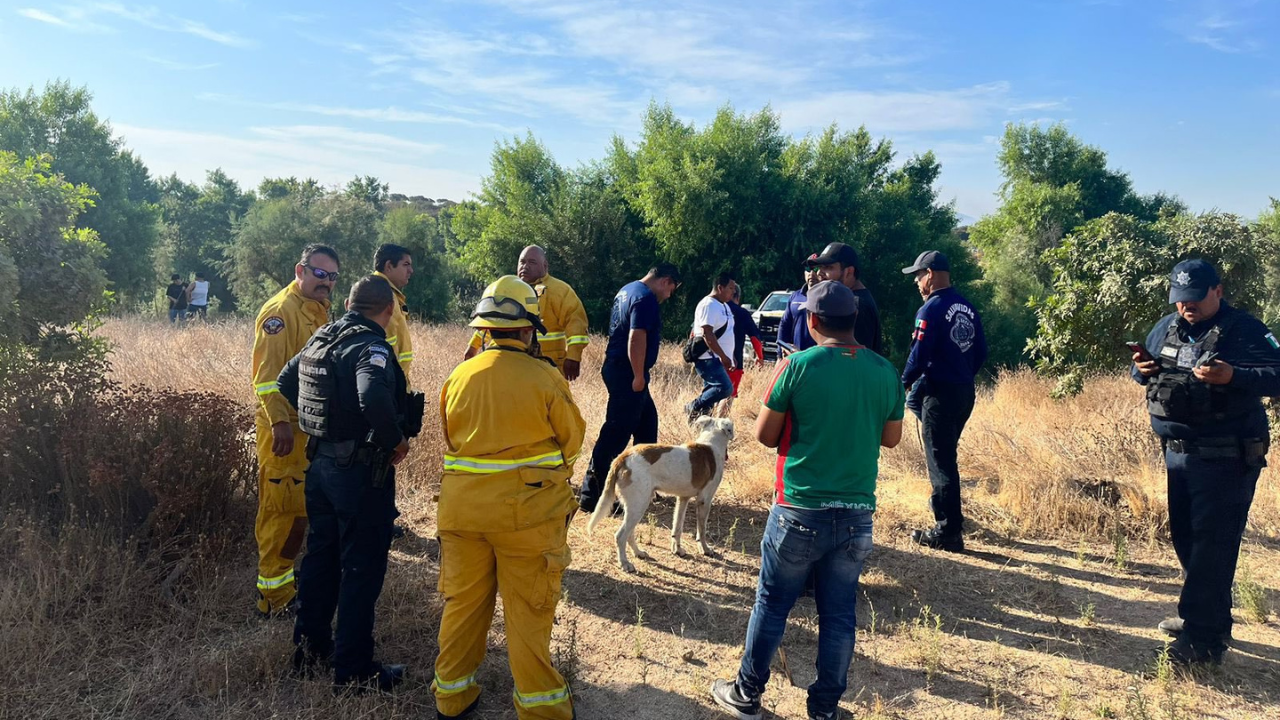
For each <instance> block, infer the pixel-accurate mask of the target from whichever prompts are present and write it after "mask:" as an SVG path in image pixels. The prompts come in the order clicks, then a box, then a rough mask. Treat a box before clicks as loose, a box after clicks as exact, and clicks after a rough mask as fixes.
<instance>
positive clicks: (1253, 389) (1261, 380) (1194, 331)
mask: <svg viewBox="0 0 1280 720" xmlns="http://www.w3.org/2000/svg"><path fill="white" fill-rule="evenodd" d="M1228 320H1230V321H1231V323H1232V324H1231V327H1230V329H1229V331H1228V332H1224V333H1222V335H1221V337H1219V338H1218V343H1217V346H1216V348H1215V350H1216V351H1217V353H1218V359H1219V360H1222V361H1223V362H1225V363H1227V364H1228V365H1230V366H1231V367H1232V369H1233V372H1232V375H1231V382H1230V383H1228V385H1227V387H1228V388H1230V389H1231V390H1232V391H1233V393H1236V394H1237V397H1236V401H1237V402H1239V403H1240V405H1241V407H1242V412H1240V413H1237V414H1234V415H1233V416H1232V417H1228V418H1225V419H1223V420H1221V421H1214V420H1212V419H1206V420H1205V421H1204V422H1175V421H1173V420H1166V419H1164V418H1159V417H1156V416H1154V415H1153V416H1151V427H1152V429H1153V430H1155V432H1156V434H1157V435H1159V436H1160V437H1162V438H1180V439H1183V440H1190V439H1194V438H1197V437H1239V438H1265V437H1267V436H1268V426H1267V414H1266V412H1265V411H1264V410H1263V408H1262V400H1261V398H1263V397H1275V396H1277V395H1280V342H1278V341H1277V340H1276V337H1275V335H1272V334H1271V331H1270V330H1268V329H1267V326H1266V325H1264V324H1263V323H1262V321H1261V320H1258V319H1257V318H1255V317H1253V316H1252V315H1250V314H1249V313H1247V312H1245V311H1243V310H1239V309H1237V308H1234V307H1231V306H1230V305H1228V304H1227V303H1226V301H1223V303H1222V307H1221V309H1220V310H1218V312H1217V314H1215V315H1214V316H1213V317H1212V318H1209V319H1208V320H1202V321H1201V322H1198V323H1196V324H1194V325H1192V324H1190V323H1188V322H1187V321H1186V320H1183V319H1182V316H1180V315H1179V314H1178V313H1177V312H1172V313H1169V314H1168V315H1166V316H1164V317H1163V318H1160V321H1159V322H1157V323H1156V326H1155V327H1154V328H1152V330H1151V333H1150V334H1149V335H1147V342H1146V347H1147V351H1148V352H1150V353H1151V355H1152V356H1153V357H1157V358H1158V357H1160V351H1161V350H1162V349H1163V348H1164V339H1165V336H1166V334H1167V333H1168V331H1169V324H1170V323H1177V328H1178V335H1179V337H1180V339H1182V340H1183V341H1186V342H1200V341H1201V340H1202V339H1203V338H1204V337H1205V335H1207V334H1208V333H1209V331H1210V330H1211V329H1213V327H1214V326H1215V325H1219V324H1222V323H1225V322H1227V321H1228ZM1189 354H1195V353H1194V352H1192V353H1189ZM1130 373H1131V374H1132V376H1133V379H1134V380H1136V381H1137V382H1138V383H1139V384H1142V385H1146V384H1147V380H1148V378H1146V377H1143V376H1142V374H1141V373H1139V372H1138V368H1137V366H1134V367H1133V368H1131V370H1130Z"/></svg>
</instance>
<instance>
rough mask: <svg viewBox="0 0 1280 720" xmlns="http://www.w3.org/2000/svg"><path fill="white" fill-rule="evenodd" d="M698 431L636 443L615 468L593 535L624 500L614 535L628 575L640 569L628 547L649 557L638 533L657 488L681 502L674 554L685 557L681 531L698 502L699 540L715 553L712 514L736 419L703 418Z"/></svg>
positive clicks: (599, 506)
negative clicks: (676, 439) (683, 437)
mask: <svg viewBox="0 0 1280 720" xmlns="http://www.w3.org/2000/svg"><path fill="white" fill-rule="evenodd" d="M693 431H694V433H695V434H696V436H695V439H694V441H693V442H691V443H688V444H686V445H636V446H635V447H633V448H630V449H629V450H627V451H626V452H624V453H622V454H621V455H619V456H618V459H617V460H614V461H613V466H612V467H610V468H609V477H608V479H607V480H605V485H604V495H603V497H601V498H600V502H599V504H597V505H596V511H595V512H594V513H593V514H592V515H591V521H590V522H589V523H587V531H588V532H590V531H591V530H594V529H595V527H596V524H597V523H599V522H600V521H601V520H602V519H604V517H605V516H606V515H608V514H609V512H610V511H611V510H612V508H613V501H614V498H615V497H617V499H618V500H620V501H621V502H622V507H623V509H624V510H625V513H624V515H623V518H622V527H620V528H618V532H617V534H616V535H615V536H614V537H615V538H616V539H617V541H618V564H619V565H621V566H622V569H623V570H625V571H626V572H629V573H630V572H635V570H636V568H635V566H634V565H632V564H631V562H630V561H629V560H627V549H626V546H627V544H628V543H630V544H631V549H632V550H633V551H634V552H635V554H636V557H638V558H640V559H641V560H646V559H648V557H649V556H648V555H647V554H646V553H645V552H644V551H643V550H641V549H640V546H639V545H637V544H636V539H635V529H636V525H637V524H638V523H639V522H640V519H641V518H643V517H644V514H645V511H646V510H648V508H649V502H650V501H651V500H653V491H655V490H660V491H662V492H663V493H664V494H667V495H673V496H675V498H676V510H675V516H674V517H673V518H672V520H671V550H672V551H673V552H675V554H676V555H679V556H681V557H683V556H684V551H683V550H682V549H681V547H680V530H681V526H682V525H684V513H685V510H686V509H687V508H688V506H689V501H690V500H693V501H695V504H696V505H697V517H698V525H697V527H698V530H697V535H696V536H695V539H696V540H697V541H698V542H699V543H700V544H701V545H702V554H703V555H711V554H712V552H711V546H710V545H707V516H708V515H709V514H711V498H713V497H715V494H716V488H718V487H720V480H721V479H722V478H723V477H724V461H725V457H726V456H727V455H728V453H729V441H730V440H732V439H733V421H732V420H728V419H724V418H710V417H700V418H698V419H697V420H694V421H693Z"/></svg>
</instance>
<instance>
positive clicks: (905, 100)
mask: <svg viewBox="0 0 1280 720" xmlns="http://www.w3.org/2000/svg"><path fill="white" fill-rule="evenodd" d="M1009 95H1010V86H1009V83H1007V82H993V83H985V84H982V85H974V86H971V87H966V88H959V89H953V90H936V91H927V90H888V91H868V90H835V91H831V92H826V93H819V94H816V95H812V96H809V97H807V98H805V99H801V100H791V101H783V102H778V103H775V104H774V108H775V109H776V110H777V111H778V113H779V114H780V115H781V116H782V122H783V124H784V125H786V126H788V127H797V128H818V127H825V126H827V125H830V124H831V123H833V122H834V123H838V124H839V125H840V126H841V127H844V128H855V127H858V126H860V125H866V126H867V129H868V130H869V131H871V132H872V133H873V134H890V133H918V132H939V131H947V130H961V129H974V128H981V127H987V126H989V125H990V123H991V122H992V120H993V118H995V117H998V116H999V115H1000V114H1001V112H1002V111H1003V109H1004V108H1006V107H1008V106H1009V105H1010V101H1009Z"/></svg>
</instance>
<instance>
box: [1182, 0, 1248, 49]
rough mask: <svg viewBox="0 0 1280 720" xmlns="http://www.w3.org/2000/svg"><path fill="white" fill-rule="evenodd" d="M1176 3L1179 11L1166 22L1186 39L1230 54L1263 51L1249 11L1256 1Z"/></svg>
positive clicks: (1204, 0) (1219, 0) (1217, 0)
mask: <svg viewBox="0 0 1280 720" xmlns="http://www.w3.org/2000/svg"><path fill="white" fill-rule="evenodd" d="M1177 4H1178V6H1179V8H1180V9H1179V11H1178V12H1176V14H1174V15H1173V16H1172V17H1171V18H1170V19H1169V20H1168V21H1167V22H1166V25H1167V26H1168V28H1169V29H1170V30H1172V31H1173V32H1175V33H1177V34H1178V35H1181V36H1182V38H1183V39H1184V40H1186V41H1187V42H1190V43H1193V44H1196V45H1203V46H1205V47H1207V48H1210V49H1212V50H1215V51H1217V52H1220V53H1226V54H1229V55H1238V54H1242V53H1256V52H1258V51H1260V50H1262V48H1263V44H1262V42H1261V41H1260V40H1259V39H1258V38H1257V37H1256V36H1255V30H1256V29H1257V23H1256V22H1255V21H1254V20H1255V19H1254V18H1253V16H1252V12H1251V10H1252V8H1253V7H1254V6H1255V5H1257V4H1258V3H1257V2H1255V0H1191V1H1190V2H1179V3H1177ZM1268 5H1269V3H1268Z"/></svg>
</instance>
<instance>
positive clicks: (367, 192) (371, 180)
mask: <svg viewBox="0 0 1280 720" xmlns="http://www.w3.org/2000/svg"><path fill="white" fill-rule="evenodd" d="M390 191H391V186H390V185H387V184H386V183H384V182H382V181H381V180H379V179H378V178H376V177H374V176H372V175H365V176H356V177H355V178H352V179H351V180H349V181H348V182H347V187H346V192H347V194H348V195H350V196H351V197H353V198H355V199H356V200H363V201H365V202H367V203H369V204H370V205H373V206H374V207H375V208H377V209H378V210H379V211H381V210H382V209H383V207H385V206H386V204H387V198H388V193H389V192H390Z"/></svg>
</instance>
